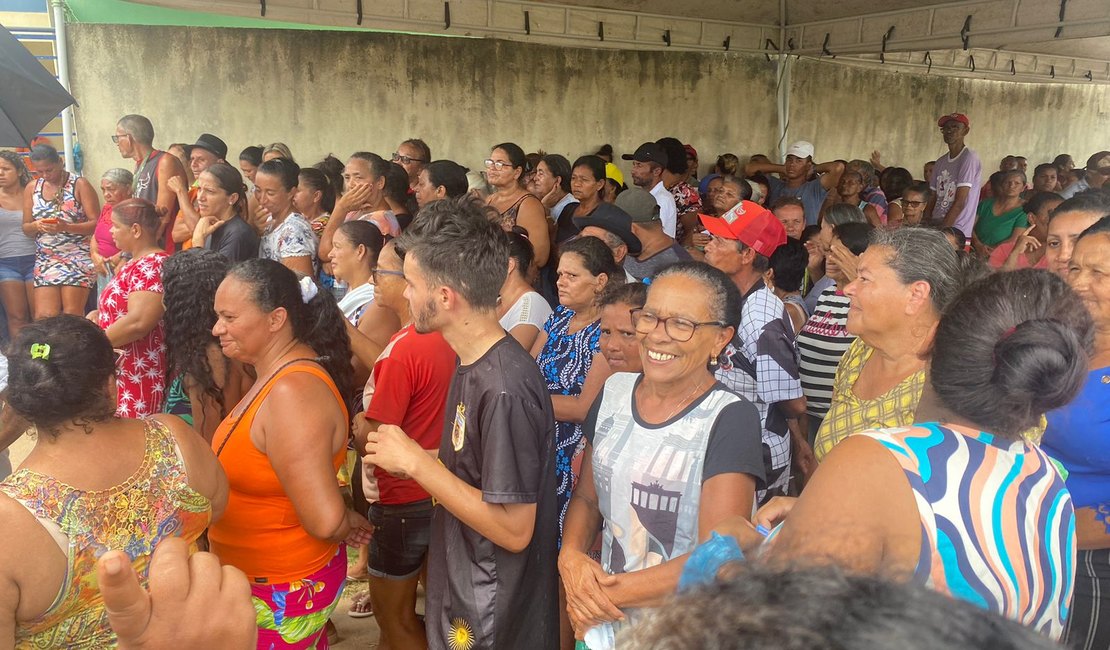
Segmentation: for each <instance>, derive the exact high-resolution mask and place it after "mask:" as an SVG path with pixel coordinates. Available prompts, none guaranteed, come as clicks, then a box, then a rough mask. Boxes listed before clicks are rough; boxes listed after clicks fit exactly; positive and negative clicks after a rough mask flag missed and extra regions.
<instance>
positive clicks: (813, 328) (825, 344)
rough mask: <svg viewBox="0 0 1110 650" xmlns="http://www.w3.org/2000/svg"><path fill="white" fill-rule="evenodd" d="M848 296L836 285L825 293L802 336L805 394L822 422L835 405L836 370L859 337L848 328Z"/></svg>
mask: <svg viewBox="0 0 1110 650" xmlns="http://www.w3.org/2000/svg"><path fill="white" fill-rule="evenodd" d="M849 304H850V301H849V300H848V296H845V295H844V294H843V293H841V292H840V291H839V290H838V289H837V287H836V285H835V284H834V285H830V286H829V287H827V288H826V289H825V290H824V291H822V292H821V297H820V298H819V299H818V300H817V307H816V308H815V309H814V310H813V315H812V316H810V317H809V320H807V321H806V324H805V325H803V326H802V331H801V332H799V333H798V354H799V356H800V359H801V362H800V363H799V366H798V367H799V370H800V372H801V376H802V393H803V394H805V396H806V413H808V414H809V415H811V416H813V417H815V418H818V419H821V418H824V417H825V414H826V413H828V411H829V405H830V404H831V403H832V396H833V379H834V378H835V377H836V367H837V365H839V364H840V358H841V357H843V356H844V352H845V351H847V349H848V346H850V345H851V344H852V341H854V340H855V338H856V336H855V335H854V334H849V333H848V332H847V330H846V329H845V326H846V324H847V322H848V307H849Z"/></svg>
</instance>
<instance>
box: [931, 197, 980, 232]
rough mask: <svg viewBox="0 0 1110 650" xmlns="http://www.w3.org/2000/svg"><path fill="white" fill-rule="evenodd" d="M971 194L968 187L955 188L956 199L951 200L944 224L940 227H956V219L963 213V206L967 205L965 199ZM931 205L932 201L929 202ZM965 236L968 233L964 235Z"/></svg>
mask: <svg viewBox="0 0 1110 650" xmlns="http://www.w3.org/2000/svg"><path fill="white" fill-rule="evenodd" d="M970 192H971V188H970V187H957V188H956V198H955V199H953V200H952V205H950V206H948V212H947V213H946V214H945V215H944V222H943V223H941V224H940V225H941V227H943V228H950V227H952V226H954V225H956V217H958V216H960V213H961V212H963V209H964V206H965V205H967V197H968V194H969V193H970ZM930 203H932V201H930ZM964 234H965V235H966V234H968V233H964Z"/></svg>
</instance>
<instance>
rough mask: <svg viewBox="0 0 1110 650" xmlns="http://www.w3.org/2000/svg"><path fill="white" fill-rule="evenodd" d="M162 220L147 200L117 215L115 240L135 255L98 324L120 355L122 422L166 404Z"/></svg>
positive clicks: (111, 288)
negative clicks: (160, 234)
mask: <svg viewBox="0 0 1110 650" xmlns="http://www.w3.org/2000/svg"><path fill="white" fill-rule="evenodd" d="M161 229H162V220H161V219H160V218H159V216H158V208H157V207H155V205H154V204H153V203H151V202H150V201H147V200H146V199H128V200H126V201H123V202H121V203H118V204H117V205H116V207H115V209H114V210H112V230H111V234H112V240H113V241H114V242H115V243H116V248H118V249H119V250H120V251H121V252H123V253H125V254H127V255H130V256H131V261H130V262H128V263H127V264H124V265H123V266H121V267H120V269H119V272H117V273H116V277H114V278H112V281H111V282H109V283H108V287H107V288H106V289H104V293H102V294H100V300H99V301H98V302H97V310H96V312H95V314H96V322H97V324H99V325H100V327H101V328H102V329H103V330H104V333H105V334H107V335H108V340H109V341H111V342H112V346H113V347H115V348H118V349H119V350H120V359H119V371H118V372H117V373H116V379H117V381H118V382H119V405H118V407H117V408H118V412H119V415H120V417H143V416H146V415H150V414H152V413H158V412H160V411H161V410H162V404H163V403H164V402H165V399H166V346H165V344H164V339H163V336H162V312H163V311H164V310H165V308H164V307H163V306H162V263H163V262H165V261H166V258H167V257H169V256H168V255H166V252H165V250H164V249H163V247H162V244H161V242H160V241H159V233H160V232H161Z"/></svg>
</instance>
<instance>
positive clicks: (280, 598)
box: [209, 259, 370, 648]
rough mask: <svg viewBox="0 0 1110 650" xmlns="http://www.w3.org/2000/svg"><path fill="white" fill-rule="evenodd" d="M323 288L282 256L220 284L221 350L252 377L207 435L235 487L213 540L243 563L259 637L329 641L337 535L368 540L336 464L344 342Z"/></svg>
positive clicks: (304, 643)
mask: <svg viewBox="0 0 1110 650" xmlns="http://www.w3.org/2000/svg"><path fill="white" fill-rule="evenodd" d="M344 327H345V326H344V323H343V320H342V314H341V313H340V311H339V310H338V309H337V308H336V305H335V300H334V299H333V298H332V297H331V294H330V293H328V292H327V291H319V290H318V289H317V286H316V284H315V283H314V282H313V281H312V280H311V279H310V278H305V279H303V280H301V282H300V283H299V284H298V282H297V278H296V275H295V274H294V272H293V271H291V270H289V269H288V268H286V267H284V266H282V265H281V264H280V263H278V262H274V261H270V260H265V259H254V260H248V261H246V262H243V263H242V264H239V265H238V266H236V267H235V268H233V269H232V270H231V272H230V273H229V274H228V276H227V278H225V279H224V281H223V283H221V284H220V288H219V289H218V290H217V291H216V326H215V327H214V328H213V329H212V333H213V334H214V335H215V336H217V337H219V339H220V347H221V349H222V350H223V353H224V354H225V355H227V356H228V357H230V358H232V359H234V360H236V361H240V362H242V363H243V364H249V365H252V366H254V368H255V370H256V372H257V376H258V379H257V381H255V383H254V386H252V387H251V389H250V391H248V392H247V394H246V396H245V397H243V400H242V401H241V402H239V405H238V406H236V407H235V408H234V409H233V410H232V411H231V413H230V414H228V416H227V418H225V419H224V421H223V423H221V424H220V427H219V428H218V429H217V430H216V432H215V434H214V435H213V437H212V447H213V449H215V451H216V455H217V456H218V457H219V460H220V463H221V464H222V465H223V467H224V470H225V471H226V472H227V475H228V482H229V484H230V487H231V490H230V496H229V499H228V505H227V510H226V511H225V513H224V517H223V519H222V520H221V521H220V522H219V524H218V525H215V526H213V527H212V528H211V529H210V530H209V540H210V541H211V543H212V551H213V552H215V553H216V555H218V556H219V557H220V561H221V562H222V563H224V564H230V565H232V566H235V567H237V568H239V569H240V570H242V571H243V572H244V573H246V574H247V577H248V578H249V579H250V581H251V593H252V596H253V599H254V603H255V611H256V612H258V616H257V622H258V632H259V634H258V647H259V648H326V647H328V642H327V634H326V632H325V624H326V623H327V620H328V616H329V615H330V614H331V612H332V610H334V609H335V604H336V602H337V601H338V600H339V595H340V593H342V591H343V583H344V581H345V578H346V574H347V573H346V568H347V553H346V546H345V545H344V544H343V542H347V543H349V544H353V545H357V544H364V543H366V542H368V541H369V539H370V535H369V533H370V524H369V523H368V522H367V521H366V519H365V518H364V517H362V516H361V515H358V514H356V513H355V512H353V511H351V510H348V509H347V507H346V506H345V505H344V503H343V499H342V498H341V497H340V494H339V487H338V485H337V483H336V478H335V475H336V472H337V471H338V469H339V466H340V465H341V463H342V462H343V458H344V456H345V453H346V448H347V435H348V422H349V418H348V414H347V408H346V405H345V404H344V402H345V397H346V396H348V395H351V393H352V386H351V365H350V362H349V360H350V358H351V351H350V342H349V340H348V338H347V333H346V330H345V329H344Z"/></svg>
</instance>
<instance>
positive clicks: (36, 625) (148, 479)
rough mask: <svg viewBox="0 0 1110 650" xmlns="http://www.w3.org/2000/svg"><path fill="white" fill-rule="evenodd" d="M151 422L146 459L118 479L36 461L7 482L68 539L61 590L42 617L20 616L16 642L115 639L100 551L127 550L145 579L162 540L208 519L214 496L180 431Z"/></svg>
mask: <svg viewBox="0 0 1110 650" xmlns="http://www.w3.org/2000/svg"><path fill="white" fill-rule="evenodd" d="M144 422H145V424H146V450H145V453H144V454H143V462H142V464H141V465H140V466H139V468H138V469H137V470H136V471H135V473H134V474H132V475H131V476H130V477H129V478H128V479H127V480H125V481H124V482H123V483H121V484H119V485H117V486H115V487H111V488H108V489H106V490H97V491H91V492H90V491H85V490H79V489H77V488H74V487H72V486H69V485H66V484H65V483H62V482H61V481H58V480H56V479H54V478H52V477H50V476H45V475H43V474H39V473H38V472H34V471H31V470H29V469H20V470H17V471H16V472H15V473H14V474H12V475H11V476H9V477H8V478H7V479H5V480H4V481H3V482H2V483H0V492H3V493H4V494H6V495H7V496H9V497H11V498H12V499H14V500H15V501H17V502H19V503H20V504H21V505H22V506H23V507H24V508H26V509H27V510H28V511H29V512H30V513H31V514H32V515H33V516H34V517H35V518H37V519H39V520H40V522H41V523H42V524H43V526H44V527H46V528H48V529H53V530H55V531H58V532H60V534H61V535H63V536H65V537H66V538H68V541H69V544H68V547H67V548H65V549H64V551H65V553H66V557H67V564H68V567H67V570H66V576H65V580H64V581H63V583H62V586H61V589H59V591H58V597H57V598H56V599H55V600H54V603H53V604H51V606H50V607H49V608H48V609H47V610H46V612H44V613H43V614H42V615H41V616H39V617H38V618H35V619H33V620H29V621H19V622H18V626H17V630H16V647H17V648H90V649H91V648H108V647H115V643H116V640H115V634H114V633H113V632H112V630H111V628H110V627H109V626H108V617H107V613H106V612H105V610H104V601H103V599H102V598H101V596H100V590H99V588H98V587H97V571H96V562H97V560H98V559H99V558H100V556H101V555H103V554H104V553H106V552H108V551H110V550H121V551H124V552H126V553H127V554H128V555H129V556H130V557H131V564H132V566H134V567H135V571H136V572H137V573H138V574H139V576H140V580H141V582H142V584H143V585H144V586H146V583H147V571H148V568H149V562H150V557H151V555H152V554H153V553H154V547H155V546H157V545H158V543H159V542H161V541H162V540H163V539H165V538H167V537H181V538H184V539H185V540H186V541H188V542H190V544H191V543H192V542H194V541H195V540H196V539H197V538H198V537H200V535H201V533H203V532H204V529H205V528H206V527H207V526H208V523H209V520H210V519H211V515H212V504H211V502H209V500H208V498H207V497H205V496H204V495H202V494H199V493H198V492H196V491H195V490H193V488H192V487H190V486H189V482H188V477H187V476H186V473H185V462H184V461H183V460H182V458H181V455H180V453H179V451H178V448H177V442H176V441H175V440H174V437H173V434H172V433H170V431H169V429H167V428H166V426H165V425H164V424H162V423H161V422H158V421H157V420H145V421H144ZM54 536H55V537H57V535H54Z"/></svg>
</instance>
